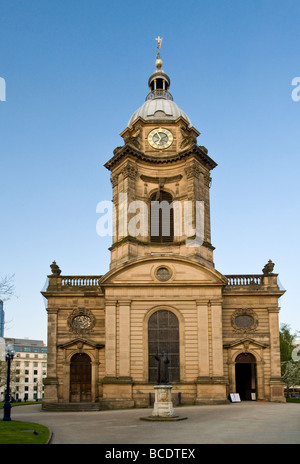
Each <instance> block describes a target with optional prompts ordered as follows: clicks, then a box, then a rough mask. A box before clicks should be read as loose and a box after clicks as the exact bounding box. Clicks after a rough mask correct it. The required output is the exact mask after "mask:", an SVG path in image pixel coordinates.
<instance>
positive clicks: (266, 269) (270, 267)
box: [262, 259, 275, 275]
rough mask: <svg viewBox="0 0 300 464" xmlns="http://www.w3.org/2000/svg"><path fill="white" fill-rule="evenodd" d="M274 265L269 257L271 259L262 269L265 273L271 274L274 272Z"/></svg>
mask: <svg viewBox="0 0 300 464" xmlns="http://www.w3.org/2000/svg"><path fill="white" fill-rule="evenodd" d="M274 266H275V264H274V263H273V262H272V261H271V260H270V259H269V261H268V262H267V264H266V265H265V266H264V268H263V269H262V271H263V273H264V275H270V274H272V272H273V269H274Z"/></svg>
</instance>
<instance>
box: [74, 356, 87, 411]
mask: <svg viewBox="0 0 300 464" xmlns="http://www.w3.org/2000/svg"><path fill="white" fill-rule="evenodd" d="M88 401H91V358H90V357H89V356H88V355H87V354H85V353H76V354H74V356H72V359H71V365H70V402H71V403H80V402H88Z"/></svg>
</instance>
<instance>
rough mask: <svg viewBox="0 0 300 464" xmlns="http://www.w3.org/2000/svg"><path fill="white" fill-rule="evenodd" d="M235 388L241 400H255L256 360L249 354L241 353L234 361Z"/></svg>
mask: <svg viewBox="0 0 300 464" xmlns="http://www.w3.org/2000/svg"><path fill="white" fill-rule="evenodd" d="M235 386H236V390H235V391H236V393H239V395H240V398H241V400H242V401H243V400H247V401H251V400H253V399H256V359H255V357H254V356H253V354H251V353H241V354H239V355H238V356H237V357H236V360H235Z"/></svg>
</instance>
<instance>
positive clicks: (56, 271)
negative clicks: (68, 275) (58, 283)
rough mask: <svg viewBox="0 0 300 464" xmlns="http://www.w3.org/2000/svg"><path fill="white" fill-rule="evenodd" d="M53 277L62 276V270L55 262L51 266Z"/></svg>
mask: <svg viewBox="0 0 300 464" xmlns="http://www.w3.org/2000/svg"><path fill="white" fill-rule="evenodd" d="M50 268H51V271H52V275H55V276H59V275H60V274H61V270H60V269H59V267H58V265H57V264H56V262H55V261H53V263H52V264H51V265H50Z"/></svg>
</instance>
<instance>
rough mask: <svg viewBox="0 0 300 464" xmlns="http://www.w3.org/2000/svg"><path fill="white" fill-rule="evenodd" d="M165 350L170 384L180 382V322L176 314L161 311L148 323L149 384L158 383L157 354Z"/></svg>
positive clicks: (154, 314) (153, 315)
mask: <svg viewBox="0 0 300 464" xmlns="http://www.w3.org/2000/svg"><path fill="white" fill-rule="evenodd" d="M162 350H164V351H165V353H166V354H167V356H168V358H169V360H170V364H169V366H168V367H169V380H170V382H178V381H179V380H180V372H179V322H178V319H177V317H176V316H175V314H174V313H172V312H171V311H167V310H159V311H156V312H155V313H153V314H152V316H151V317H150V318H149V322H148V353H149V382H156V381H157V361H156V359H155V355H156V354H161V351H162Z"/></svg>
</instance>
